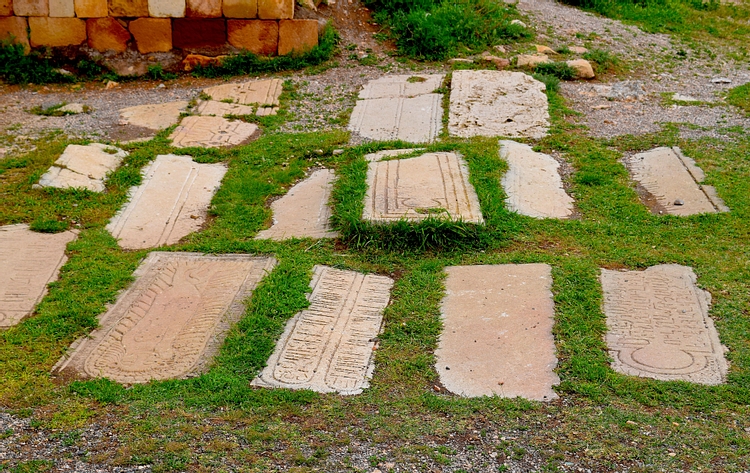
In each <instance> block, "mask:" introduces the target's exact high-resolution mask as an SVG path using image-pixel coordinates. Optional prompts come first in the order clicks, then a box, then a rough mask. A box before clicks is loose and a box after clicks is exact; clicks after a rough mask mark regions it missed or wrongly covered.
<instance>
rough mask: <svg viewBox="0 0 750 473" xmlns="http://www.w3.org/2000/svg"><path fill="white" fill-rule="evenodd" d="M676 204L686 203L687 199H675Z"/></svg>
mask: <svg viewBox="0 0 750 473" xmlns="http://www.w3.org/2000/svg"><path fill="white" fill-rule="evenodd" d="M674 205H685V201H684V200H682V199H675V201H674Z"/></svg>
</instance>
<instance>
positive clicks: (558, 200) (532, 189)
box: [500, 140, 573, 218]
mask: <svg viewBox="0 0 750 473" xmlns="http://www.w3.org/2000/svg"><path fill="white" fill-rule="evenodd" d="M500 158H501V159H504V160H505V161H506V162H507V163H508V172H506V173H505V175H504V176H503V178H502V181H501V183H502V186H503V189H505V193H506V194H508V198H507V199H506V203H507V204H508V209H509V210H511V211H513V212H518V213H520V214H521V215H527V216H529V217H535V218H569V217H570V216H571V215H573V199H572V198H571V197H570V196H569V195H568V194H566V193H565V190H564V189H563V185H562V179H561V178H560V174H559V173H558V168H559V167H560V164H559V163H558V162H557V161H556V160H555V158H553V157H552V156H549V155H547V154H542V153H537V152H535V151H534V150H533V149H532V148H531V146H528V145H525V144H521V143H516V142H515V141H507V140H505V141H500Z"/></svg>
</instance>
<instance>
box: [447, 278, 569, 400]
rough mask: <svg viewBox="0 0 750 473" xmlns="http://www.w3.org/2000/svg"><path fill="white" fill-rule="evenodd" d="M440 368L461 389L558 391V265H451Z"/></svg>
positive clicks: (464, 392)
mask: <svg viewBox="0 0 750 473" xmlns="http://www.w3.org/2000/svg"><path fill="white" fill-rule="evenodd" d="M445 271H446V273H447V275H448V277H447V278H446V280H445V297H444V298H443V302H442V307H441V313H442V319H443V332H442V334H441V336H440V341H439V342H438V348H437V350H436V351H435V357H436V358H437V362H436V363H435V369H436V370H437V372H438V374H439V375H440V382H441V383H442V384H443V386H445V388H446V389H448V391H450V392H453V393H455V394H459V395H461V396H467V397H477V396H493V395H497V396H502V397H516V396H520V397H523V398H526V399H533V400H537V401H549V400H551V399H555V398H557V394H556V393H555V391H553V390H552V386H554V385H557V384H560V379H559V378H558V377H557V374H555V372H554V369H555V367H556V366H557V356H556V355H555V340H554V338H553V336H552V326H553V325H554V320H555V307H554V303H553V300H552V292H551V290H550V289H551V287H552V271H551V268H550V266H549V265H546V264H501V265H486V266H452V267H448V268H446V269H445Z"/></svg>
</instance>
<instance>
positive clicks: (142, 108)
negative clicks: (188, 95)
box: [120, 101, 188, 131]
mask: <svg viewBox="0 0 750 473" xmlns="http://www.w3.org/2000/svg"><path fill="white" fill-rule="evenodd" d="M187 106H188V103H187V102H182V101H180V102H167V103H159V104H150V105H138V106H135V107H128V108H123V109H122V110H120V124H122V125H133V126H138V127H142V128H148V129H150V130H155V131H160V130H164V129H166V128H169V127H170V126H172V125H174V124H176V123H177V122H179V121H180V114H181V113H182V112H184V111H186V110H187Z"/></svg>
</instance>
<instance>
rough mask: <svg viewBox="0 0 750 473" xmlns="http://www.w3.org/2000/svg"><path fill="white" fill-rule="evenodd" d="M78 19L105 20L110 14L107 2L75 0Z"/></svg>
mask: <svg viewBox="0 0 750 473" xmlns="http://www.w3.org/2000/svg"><path fill="white" fill-rule="evenodd" d="M75 10H76V16H77V17H78V18H103V17H105V16H107V15H108V14H109V8H108V7H107V0H75Z"/></svg>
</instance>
